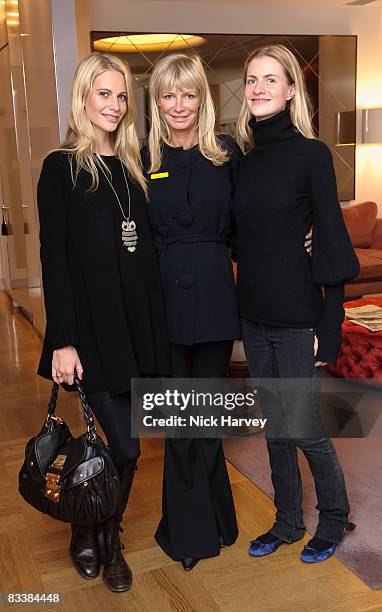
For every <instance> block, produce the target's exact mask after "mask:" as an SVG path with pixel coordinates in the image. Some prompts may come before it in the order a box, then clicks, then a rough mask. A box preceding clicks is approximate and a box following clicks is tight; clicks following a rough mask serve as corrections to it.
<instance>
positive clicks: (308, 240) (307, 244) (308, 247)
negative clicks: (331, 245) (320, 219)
mask: <svg viewBox="0 0 382 612" xmlns="http://www.w3.org/2000/svg"><path fill="white" fill-rule="evenodd" d="M312 240H313V227H311V228H310V230H309V232H308V233H307V235H306V236H305V242H304V247H305V251H306V252H307V253H309V255H311V254H312Z"/></svg>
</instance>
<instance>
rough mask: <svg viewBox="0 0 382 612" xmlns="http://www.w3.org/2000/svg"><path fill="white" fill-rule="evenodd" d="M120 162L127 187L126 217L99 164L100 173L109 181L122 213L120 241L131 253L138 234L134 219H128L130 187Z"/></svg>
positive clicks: (135, 244)
mask: <svg viewBox="0 0 382 612" xmlns="http://www.w3.org/2000/svg"><path fill="white" fill-rule="evenodd" d="M119 162H120V164H121V168H122V172H123V177H124V179H125V184H126V189H127V195H128V201H129V213H128V216H127V217H126V215H125V213H124V211H123V208H122V204H121V201H120V199H119V197H118V194H117V192H116V190H115V189H114V187H113V184H112V182H111V180H110V179H109V177H108V176H107V174H106V172H105V170H104V169H103V168H102V166H100V168H101V170H102V173H103V175H104V177H105V178H106V180H107V182H108V183H109V185H110V187H111V188H112V190H113V192H114V195H115V197H116V199H117V202H118V204H119V208H120V209H121V213H122V217H123V221H122V225H121V227H122V243H123V245H124V246H125V247H127V250H128V251H130V253H133V252H134V251H135V248H136V246H137V242H138V234H137V230H136V227H137V226H136V223H135V221H133V220H132V219H130V207H131V199H130V189H129V184H128V182H127V178H126V174H125V169H124V167H123V163H122V162H121V160H119Z"/></svg>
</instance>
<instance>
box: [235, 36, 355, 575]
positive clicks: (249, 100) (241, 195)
mask: <svg viewBox="0 0 382 612" xmlns="http://www.w3.org/2000/svg"><path fill="white" fill-rule="evenodd" d="M244 78H245V100H244V103H243V109H242V112H241V115H240V117H239V121H238V135H239V140H241V144H242V145H244V148H245V147H246V148H247V149H248V148H249V149H250V150H249V152H248V153H247V155H246V156H245V157H244V159H243V160H242V163H241V166H240V173H239V179H238V184H237V188H236V194H235V201H234V205H233V215H234V218H235V223H236V231H237V243H238V254H237V255H238V296H239V307H240V312H241V317H242V323H243V339H244V346H245V351H246V355H247V359H248V365H249V370H250V374H251V376H252V377H254V378H263V379H272V378H273V379H274V380H273V389H272V384H270V385H266V386H267V389H266V390H264V385H263V386H262V389H263V391H262V395H261V397H262V407H263V410H264V411H265V413H266V416H267V417H268V423H267V427H268V430H267V434H266V437H267V447H268V453H269V459H270V464H271V470H272V482H273V485H274V489H275V505H276V509H277V513H276V521H275V523H274V525H273V527H272V528H271V529H270V530H269V531H268V532H267V533H266V534H263V535H261V536H260V537H258V538H257V539H255V540H253V541H252V542H251V546H250V549H249V554H250V555H251V556H263V555H266V554H270V553H273V552H274V551H275V550H276V549H277V548H278V547H279V546H280V545H281V544H282V543H284V542H288V543H292V542H295V541H297V540H299V539H301V538H302V537H303V535H304V532H305V527H304V523H303V518H302V510H301V499H302V489H301V478H300V473H299V468H298V460H297V447H299V448H300V449H301V450H302V451H303V453H304V455H305V457H306V459H307V460H308V463H309V466H310V469H311V472H312V475H313V478H314V481H315V487H316V493H317V500H318V505H317V508H318V510H319V522H318V527H317V530H316V533H315V536H314V537H313V539H311V540H310V541H309V543H308V545H307V546H305V547H304V550H303V551H302V553H301V560H303V561H306V562H308V563H315V562H317V561H323V560H325V559H327V558H328V557H330V556H331V555H332V554H333V552H334V550H335V548H336V545H337V544H338V543H339V542H340V541H341V539H342V537H343V536H344V534H345V533H347V532H348V531H350V530H352V529H353V528H354V525H353V524H352V523H350V522H349V521H348V514H349V503H348V498H347V493H346V486H345V481H344V477H343V473H342V469H341V466H340V463H339V460H338V458H337V455H336V452H335V449H334V447H333V445H332V443H331V441H330V440H329V439H328V438H327V437H326V435H325V433H324V430H323V427H322V424H321V419H320V411H319V373H320V369H321V367H322V366H324V365H326V363H328V362H331V363H333V362H335V361H336V359H337V354H338V351H339V347H340V340H341V323H342V320H343V314H344V311H343V307H342V302H343V297H344V288H343V286H344V282H345V281H346V280H349V279H351V278H353V277H355V276H356V275H357V273H358V270H359V266H358V261H357V258H356V256H355V254H354V251H353V249H352V246H351V243H350V240H349V237H348V234H347V232H346V229H345V225H344V222H343V218H342V214H341V209H340V205H339V203H338V199H337V190H336V182H335V175H334V170H333V163H332V158H331V154H330V151H329V149H328V148H327V146H326V145H325V144H324V143H323V142H321V141H319V140H317V139H315V138H314V135H313V130H312V126H311V118H310V117H311V115H310V112H309V98H308V95H307V93H306V89H305V84H304V78H303V74H302V71H301V69H300V67H299V65H298V62H297V60H296V58H295V57H294V55H293V54H292V53H291V52H290V51H289V50H288V49H286V48H285V47H282V46H280V45H277V46H270V47H263V48H261V49H258V50H256V51H255V52H254V53H252V54H251V55H250V56H249V58H248V60H247V62H246V66H245V73H244ZM248 119H249V121H248ZM311 225H313V252H312V257H309V255H308V254H307V253H306V251H305V249H304V248H303V237H304V235H305V234H306V232H307V230H308V229H309V228H310V226H311ZM285 379H300V380H299V384H296V383H294V384H293V380H289V381H288V387H287V383H286V381H285ZM301 379H303V380H301ZM289 383H290V384H289Z"/></svg>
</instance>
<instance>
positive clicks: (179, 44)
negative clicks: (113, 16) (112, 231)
mask: <svg viewBox="0 0 382 612" xmlns="http://www.w3.org/2000/svg"><path fill="white" fill-rule="evenodd" d="M205 42H206V39H205V38H202V36H194V35H193V34H131V35H129V36H113V37H111V38H101V39H100V40H96V41H94V49H95V50H96V51H110V53H140V52H142V51H143V52H146V53H147V52H155V51H164V50H165V49H167V48H171V49H185V48H186V47H198V46H199V45H203V44H204V43H205Z"/></svg>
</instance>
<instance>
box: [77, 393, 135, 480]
mask: <svg viewBox="0 0 382 612" xmlns="http://www.w3.org/2000/svg"><path fill="white" fill-rule="evenodd" d="M88 400H89V403H90V406H91V408H92V410H93V412H94V414H95V416H96V417H97V420H98V421H99V424H100V425H101V427H102V429H103V431H104V433H105V435H106V437H107V441H108V444H109V448H110V451H111V453H112V455H113V458H114V462H115V464H116V466H117V467H119V468H123V467H124V466H126V465H128V464H129V463H132V462H134V461H136V460H137V459H138V457H139V455H140V454H141V449H140V444H139V438H132V437H131V403H130V394H128V393H123V394H122V395H117V396H116V397H111V395H110V393H109V392H108V391H98V392H96V393H88Z"/></svg>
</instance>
